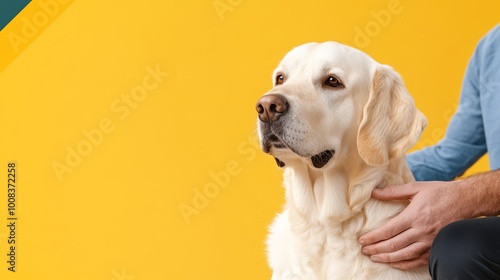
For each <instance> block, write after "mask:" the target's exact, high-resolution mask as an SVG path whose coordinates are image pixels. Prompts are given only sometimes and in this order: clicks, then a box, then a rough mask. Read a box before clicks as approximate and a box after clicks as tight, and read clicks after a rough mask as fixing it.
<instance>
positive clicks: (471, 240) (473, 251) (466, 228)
mask: <svg viewBox="0 0 500 280" xmlns="http://www.w3.org/2000/svg"><path fill="white" fill-rule="evenodd" d="M429 272H430V273H431V275H432V279H439V280H461V279H481V280H482V279H500V217H488V218H478V219H471V220H463V221H458V222H455V223H451V224H449V225H448V226H446V227H444V228H443V229H442V230H441V231H440V232H439V234H438V235H437V236H436V239H435V240H434V243H433V245H432V248H431V253H430V256H429Z"/></svg>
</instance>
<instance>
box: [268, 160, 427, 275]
mask: <svg viewBox="0 0 500 280" xmlns="http://www.w3.org/2000/svg"><path fill="white" fill-rule="evenodd" d="M292 166H293V168H292V167H289V168H287V169H286V170H285V181H284V183H285V188H286V200H287V203H286V207H285V211H284V212H283V213H281V214H280V215H278V217H277V218H276V220H275V222H274V224H273V225H272V226H271V233H270V235H269V238H268V251H269V262H270V265H271V267H272V268H273V271H274V274H273V278H272V279H273V280H333V279H343V280H345V279H425V277H424V278H422V275H425V274H426V271H425V270H422V272H419V271H415V272H414V273H408V272H406V273H404V272H402V271H400V270H396V269H393V268H390V267H389V266H388V265H383V264H377V263H374V262H372V261H371V260H370V259H369V258H368V257H366V256H365V255H363V254H362V253H361V246H360V245H359V242H358V238H359V236H360V235H361V234H363V233H365V232H367V231H370V230H372V229H375V228H376V227H378V226H380V225H382V224H383V223H384V222H386V221H387V220H388V219H389V218H390V217H393V216H394V215H396V214H397V213H399V212H400V211H402V209H403V208H404V207H405V206H406V203H404V202H382V201H378V200H375V199H373V198H371V191H372V190H373V188H374V187H375V186H377V185H379V184H380V183H382V184H384V183H385V182H388V183H390V184H401V183H404V182H406V181H409V180H412V177H411V175H410V176H408V174H407V173H405V172H398V171H401V170H399V169H400V168H401V167H398V168H397V169H398V170H395V171H396V172H388V169H390V168H388V167H383V168H380V167H378V168H373V169H370V168H364V170H365V171H364V172H363V173H358V175H357V176H356V177H349V176H348V172H346V171H345V170H341V169H333V170H330V171H328V172H321V173H314V171H312V170H310V169H309V167H307V165H305V164H304V165H301V164H296V165H292ZM404 167H406V164H405V163H403V169H404ZM399 174H401V175H399ZM347 178H349V179H347ZM381 178H382V180H381ZM381 181H382V182H381Z"/></svg>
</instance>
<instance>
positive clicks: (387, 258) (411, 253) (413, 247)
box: [370, 242, 429, 263]
mask: <svg viewBox="0 0 500 280" xmlns="http://www.w3.org/2000/svg"><path fill="white" fill-rule="evenodd" d="M427 250H429V247H428V246H427V245H426V244H425V243H423V242H415V243H413V244H410V245H408V246H407V247H405V248H403V249H401V250H399V251H396V252H391V253H382V254H377V255H372V256H371V257H370V259H371V260H372V261H374V262H380V263H397V262H403V261H411V260H413V259H416V258H418V257H420V256H421V255H422V254H424V253H425V252H426V251H427Z"/></svg>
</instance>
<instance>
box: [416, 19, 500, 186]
mask: <svg viewBox="0 0 500 280" xmlns="http://www.w3.org/2000/svg"><path fill="white" fill-rule="evenodd" d="M499 61H500V25H499V26H497V27H496V28H494V29H493V30H492V31H490V32H489V33H488V34H487V35H486V36H485V37H484V38H483V39H482V40H481V41H480V42H479V44H478V45H477V47H476V50H475V52H474V54H473V56H472V57H471V59H470V61H469V64H468V66H467V70H466V72H465V77H464V81H463V84H462V91H461V96H460V103H459V105H458V109H457V112H456V113H455V114H454V115H453V117H452V119H451V120H450V123H449V125H448V128H447V131H446V134H445V137H444V138H443V139H442V140H441V141H439V142H438V143H437V144H436V145H434V146H430V147H427V148H424V149H422V150H419V151H416V152H413V153H410V154H409V155H407V160H408V165H409V167H410V169H411V171H412V172H413V175H414V176H415V179H416V180H417V181H433V180H439V181H449V180H453V179H455V178H456V177H457V176H460V175H461V174H463V173H464V172H465V171H466V170H467V169H468V168H469V167H470V166H471V165H472V164H474V163H475V162H476V161H477V160H478V159H479V158H480V157H481V156H482V155H484V154H485V153H486V151H487V150H489V149H487V140H486V139H487V138H489V140H491V139H493V138H494V137H500V135H489V134H493V133H490V131H488V132H487V133H485V125H486V127H492V126H495V127H498V125H496V124H495V123H496V122H498V121H495V123H490V122H492V121H493V120H500V105H498V102H495V103H497V104H489V103H493V101H494V100H497V101H498V98H499V97H497V96H500V94H493V95H491V96H490V97H488V98H486V99H485V98H484V94H483V97H482V96H481V94H482V92H481V90H483V89H484V88H485V83H497V82H498V81H499V80H500V64H499ZM492 73H494V75H492ZM486 88H487V87H486ZM483 91H484V90H483ZM481 102H483V103H486V104H483V106H482V105H481ZM492 106H494V107H496V108H498V109H496V110H487V111H488V112H485V111H484V110H483V108H482V107H487V108H492ZM492 115H494V116H492ZM483 116H488V117H486V120H484V119H483ZM491 131H493V130H491ZM494 134H497V133H496V132H495V133H494ZM490 142H491V141H490ZM490 144H491V143H490ZM491 148H492V147H490V149H491ZM490 158H491V155H490ZM490 161H491V159H490Z"/></svg>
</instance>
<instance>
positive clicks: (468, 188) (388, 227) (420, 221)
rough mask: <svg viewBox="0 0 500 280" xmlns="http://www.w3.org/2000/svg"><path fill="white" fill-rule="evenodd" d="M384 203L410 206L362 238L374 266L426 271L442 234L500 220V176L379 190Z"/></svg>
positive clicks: (495, 173) (484, 175) (498, 173)
mask: <svg viewBox="0 0 500 280" xmlns="http://www.w3.org/2000/svg"><path fill="white" fill-rule="evenodd" d="M373 196H374V197H375V198H378V199H382V200H403V199H404V200H406V199H408V200H411V203H410V205H409V206H408V207H407V208H406V209H405V210H404V211H403V212H402V213H401V214H400V215H398V216H396V217H395V218H393V219H391V220H390V221H389V222H387V223H386V224H385V225H384V226H383V227H380V228H378V229H376V230H373V231H371V232H369V233H367V234H365V235H363V236H361V237H360V239H359V242H360V243H361V245H364V247H363V249H362V251H363V253H364V254H366V255H369V256H371V259H372V260H373V261H375V262H383V263H389V264H390V265H391V266H393V267H396V268H400V269H411V268H415V267H418V266H422V265H426V264H427V259H428V256H429V249H430V247H431V245H432V242H433V240H434V238H435V237H436V235H437V233H438V232H439V231H440V230H441V229H442V228H443V227H444V226H446V225H448V224H449V223H451V222H454V221H458V220H462V219H467V218H474V217H478V216H491V215H499V214H500V170H496V171H490V172H487V173H482V174H478V175H475V176H472V177H469V178H466V179H463V180H457V181H451V182H438V181H436V182H412V183H409V184H406V185H402V186H395V187H387V188H383V189H375V190H374V191H373Z"/></svg>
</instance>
